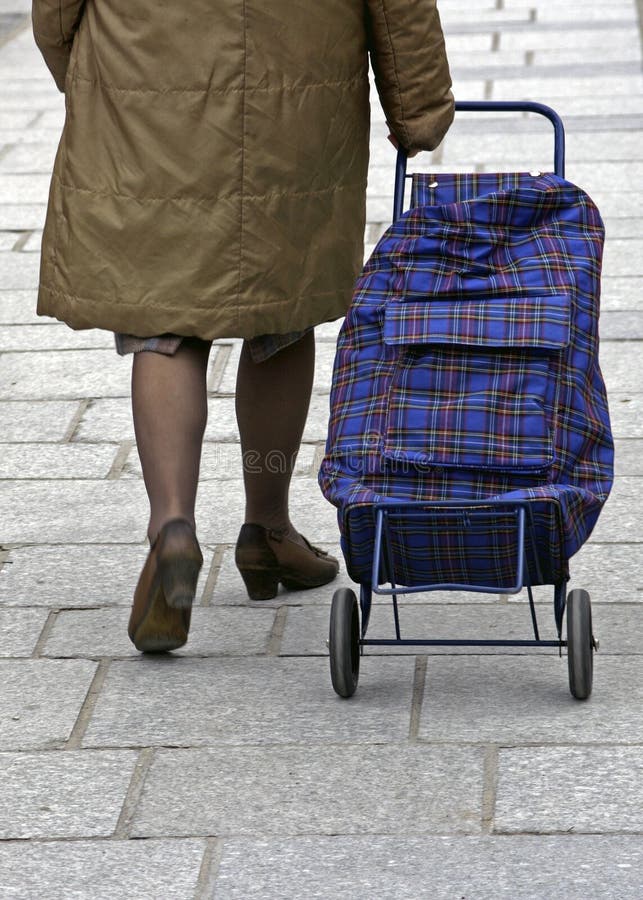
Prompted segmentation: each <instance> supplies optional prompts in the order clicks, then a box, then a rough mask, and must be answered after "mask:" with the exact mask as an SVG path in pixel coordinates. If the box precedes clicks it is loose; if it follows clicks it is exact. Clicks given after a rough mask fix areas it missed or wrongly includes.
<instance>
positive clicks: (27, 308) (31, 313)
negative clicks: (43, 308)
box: [0, 288, 43, 325]
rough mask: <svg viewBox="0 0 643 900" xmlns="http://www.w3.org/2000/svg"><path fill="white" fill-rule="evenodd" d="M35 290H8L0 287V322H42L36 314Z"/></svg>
mask: <svg viewBox="0 0 643 900" xmlns="http://www.w3.org/2000/svg"><path fill="white" fill-rule="evenodd" d="M36 295H37V291H36V290H35V289H34V290H30V291H21V290H17V291H16V290H14V291H8V290H4V289H2V288H0V324H2V325H17V324H22V323H23V322H24V323H27V322H28V323H36V322H42V321H43V319H41V318H39V317H38V316H36Z"/></svg>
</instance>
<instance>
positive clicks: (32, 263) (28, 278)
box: [0, 225, 40, 290]
mask: <svg viewBox="0 0 643 900" xmlns="http://www.w3.org/2000/svg"><path fill="white" fill-rule="evenodd" d="M0 227H2V226H1V225H0ZM0 271H1V272H2V282H3V285H4V289H5V290H11V289H12V288H22V289H24V288H36V287H37V286H38V274H39V271H40V260H39V259H37V258H36V257H35V256H30V255H28V254H26V253H2V254H0Z"/></svg>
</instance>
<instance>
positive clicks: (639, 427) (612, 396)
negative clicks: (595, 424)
mask: <svg viewBox="0 0 643 900" xmlns="http://www.w3.org/2000/svg"><path fill="white" fill-rule="evenodd" d="M608 397H609V409H610V421H611V426H612V434H613V435H614V437H615V438H616V439H617V440H619V439H623V438H638V437H643V391H642V392H640V393H639V392H634V391H631V392H629V393H627V394H624V393H622V392H621V391H620V390H615V389H614V390H612V389H610V390H609V392H608ZM617 452H618V447H617Z"/></svg>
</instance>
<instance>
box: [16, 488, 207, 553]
mask: <svg viewBox="0 0 643 900" xmlns="http://www.w3.org/2000/svg"><path fill="white" fill-rule="evenodd" d="M204 502H205V501H204ZM0 512H1V514H2V519H3V540H4V542H5V543H7V544H21V543H35V544H37V543H39V542H40V541H41V540H42V538H43V524H44V523H46V539H47V541H48V542H49V543H56V544H61V543H62V544H70V543H94V544H95V543H123V544H126V543H140V542H141V541H143V540H144V537H145V532H146V528H147V524H146V523H147V518H148V516H149V510H148V506H147V497H146V495H145V488H144V486H143V484H142V483H140V484H139V482H138V481H131V480H130V481H80V480H73V481H58V480H55V479H51V480H47V481H45V480H38V481H4V482H2V483H0Z"/></svg>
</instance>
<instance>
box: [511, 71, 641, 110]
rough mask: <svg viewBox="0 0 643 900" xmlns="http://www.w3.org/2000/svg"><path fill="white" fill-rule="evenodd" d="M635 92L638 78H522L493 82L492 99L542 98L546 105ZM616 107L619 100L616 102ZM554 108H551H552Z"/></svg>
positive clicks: (639, 84) (638, 83)
mask: <svg viewBox="0 0 643 900" xmlns="http://www.w3.org/2000/svg"><path fill="white" fill-rule="evenodd" d="M637 85H638V89H639V92H641V89H643V80H642V79H641V76H640V75H636V74H634V75H620V76H617V75H606V74H605V73H602V74H601V77H600V78H598V77H597V76H596V74H595V73H592V74H589V75H587V76H584V77H582V76H579V75H576V76H573V77H568V78H555V77H554V78H552V77H551V76H549V77H543V78H534V77H533V76H530V75H525V74H524V75H523V77H522V78H520V79H514V78H511V79H509V78H506V79H504V78H496V80H495V82H494V98H500V97H504V98H506V99H507V100H516V99H524V98H526V97H529V98H534V97H540V98H542V102H543V103H547V102H548V101H549V98H557V97H560V98H567V97H570V96H573V97H574V99H576V98H578V97H591V98H592V99H596V98H598V97H602V96H609V97H611V98H612V97H619V98H620V97H629V95H630V94H631V93H632V91H633V90H634V91H636V89H637ZM617 102H618V103H619V107H620V102H621V101H620V99H619V100H618V101H617ZM554 105H555V104H554Z"/></svg>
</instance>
